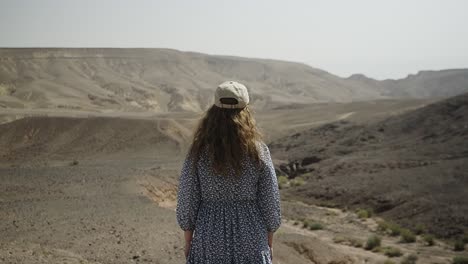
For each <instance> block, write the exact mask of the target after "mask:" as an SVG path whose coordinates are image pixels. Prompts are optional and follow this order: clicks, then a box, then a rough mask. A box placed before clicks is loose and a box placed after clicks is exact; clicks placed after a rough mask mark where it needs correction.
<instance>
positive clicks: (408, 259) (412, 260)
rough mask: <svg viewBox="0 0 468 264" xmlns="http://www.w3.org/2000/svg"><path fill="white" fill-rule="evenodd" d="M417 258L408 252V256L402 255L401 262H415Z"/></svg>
mask: <svg viewBox="0 0 468 264" xmlns="http://www.w3.org/2000/svg"><path fill="white" fill-rule="evenodd" d="M417 260H418V256H416V255H414V254H409V255H408V256H406V257H404V258H403V259H402V260H401V262H400V263H401V264H416V261H417Z"/></svg>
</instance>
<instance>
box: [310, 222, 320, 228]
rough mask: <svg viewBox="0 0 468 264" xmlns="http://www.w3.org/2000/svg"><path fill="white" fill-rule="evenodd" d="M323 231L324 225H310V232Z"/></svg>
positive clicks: (315, 223)
mask: <svg viewBox="0 0 468 264" xmlns="http://www.w3.org/2000/svg"><path fill="white" fill-rule="evenodd" d="M321 229H323V225H322V224H320V223H317V222H314V223H311V224H310V225H309V230H321Z"/></svg>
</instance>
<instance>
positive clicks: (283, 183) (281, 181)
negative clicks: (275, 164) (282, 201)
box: [278, 175, 289, 189]
mask: <svg viewBox="0 0 468 264" xmlns="http://www.w3.org/2000/svg"><path fill="white" fill-rule="evenodd" d="M288 186H289V180H288V177H286V176H284V175H281V176H279V177H278V187H279V188H280V189H283V188H284V187H288Z"/></svg>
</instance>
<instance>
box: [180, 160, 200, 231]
mask: <svg viewBox="0 0 468 264" xmlns="http://www.w3.org/2000/svg"><path fill="white" fill-rule="evenodd" d="M192 165H194V164H193V159H192V157H191V156H190V155H189V154H187V156H186V158H185V161H184V163H183V165H182V170H181V173H180V177H179V187H178V191H177V206H176V217H177V223H178V224H179V226H180V228H181V229H182V230H184V231H187V230H194V229H195V222H196V220H197V214H198V208H199V205H200V200H201V194H200V182H199V178H198V170H197V169H195V170H192Z"/></svg>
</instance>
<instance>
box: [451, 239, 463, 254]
mask: <svg viewBox="0 0 468 264" xmlns="http://www.w3.org/2000/svg"><path fill="white" fill-rule="evenodd" d="M463 250H465V243H463V240H461V239H460V240H457V241H455V244H454V245H453V251H463Z"/></svg>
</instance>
